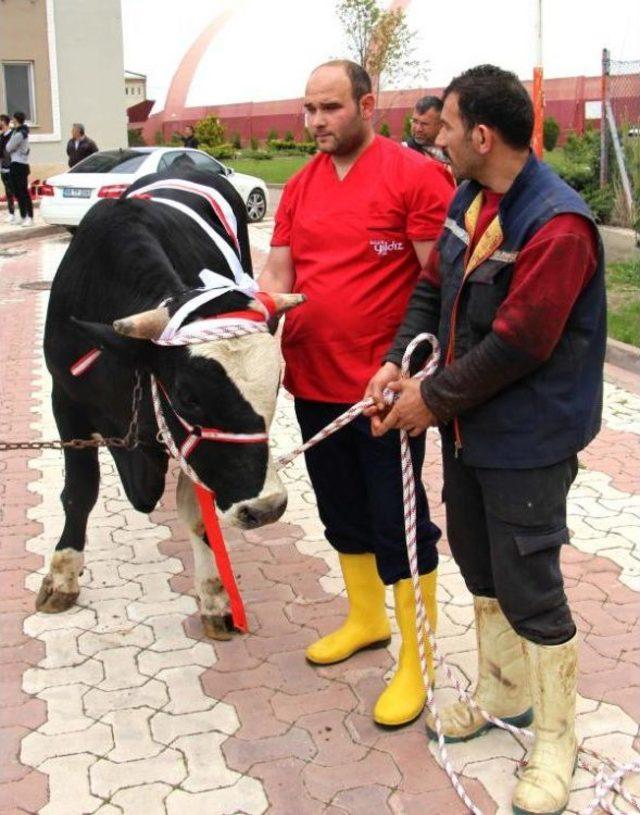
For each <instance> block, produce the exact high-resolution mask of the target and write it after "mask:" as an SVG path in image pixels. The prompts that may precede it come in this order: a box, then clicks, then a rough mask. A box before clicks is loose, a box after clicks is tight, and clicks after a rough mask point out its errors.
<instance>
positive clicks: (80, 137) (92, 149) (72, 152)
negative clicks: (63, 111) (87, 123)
mask: <svg viewBox="0 0 640 815" xmlns="http://www.w3.org/2000/svg"><path fill="white" fill-rule="evenodd" d="M97 152H98V145H97V144H96V143H95V142H94V141H93V139H90V138H89V137H88V136H87V135H86V134H85V132H84V125H83V124H80V123H79V122H76V123H75V124H74V125H73V126H72V128H71V138H70V139H69V141H68V142H67V155H68V156H69V167H75V165H76V164H78V162H80V161H82V159H83V158H86V157H87V156H90V155H91V154H92V153H97Z"/></svg>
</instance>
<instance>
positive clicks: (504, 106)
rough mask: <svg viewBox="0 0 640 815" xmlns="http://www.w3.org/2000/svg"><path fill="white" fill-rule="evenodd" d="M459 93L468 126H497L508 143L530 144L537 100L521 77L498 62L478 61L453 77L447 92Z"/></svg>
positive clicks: (447, 94)
mask: <svg viewBox="0 0 640 815" xmlns="http://www.w3.org/2000/svg"><path fill="white" fill-rule="evenodd" d="M450 93H456V94H457V95H458V107H459V109H460V116H461V117H462V120H463V121H464V122H465V123H466V125H467V128H469V129H470V128H472V127H475V126H476V125H487V126H488V127H493V128H495V129H496V130H497V131H498V133H500V135H501V136H502V138H503V139H504V141H505V143H506V144H508V145H509V146H510V147H515V148H516V149H524V148H526V147H529V145H530V143H531V136H532V134H533V118H534V117H533V104H532V102H531V99H530V97H529V94H528V93H527V89H526V88H525V87H524V85H523V84H522V82H520V80H519V79H518V77H517V76H516V75H515V74H514V73H511V71H503V70H502V68H498V67H496V66H495V65H477V66H476V67H475V68H469V70H468V71H465V72H464V73H462V74H460V75H459V76H456V77H455V78H454V79H452V80H451V82H450V83H449V85H448V87H447V88H446V89H445V92H444V99H446V98H447V96H449V94H450Z"/></svg>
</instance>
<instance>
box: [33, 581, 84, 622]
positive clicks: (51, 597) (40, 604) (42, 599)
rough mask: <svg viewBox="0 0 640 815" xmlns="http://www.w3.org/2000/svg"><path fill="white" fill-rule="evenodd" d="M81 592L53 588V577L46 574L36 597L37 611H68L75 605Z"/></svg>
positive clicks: (48, 612)
mask: <svg viewBox="0 0 640 815" xmlns="http://www.w3.org/2000/svg"><path fill="white" fill-rule="evenodd" d="M79 593H80V592H77V591H75V592H64V591H57V590H56V589H54V588H53V578H52V577H51V575H50V574H48V575H46V577H45V578H44V580H43V581H42V585H41V586H40V591H39V592H38V596H37V597H36V611H43V612H44V613H45V614H59V613H60V612H61V611H67V609H70V608H71V606H73V605H75V602H76V600H77V599H78V594H79Z"/></svg>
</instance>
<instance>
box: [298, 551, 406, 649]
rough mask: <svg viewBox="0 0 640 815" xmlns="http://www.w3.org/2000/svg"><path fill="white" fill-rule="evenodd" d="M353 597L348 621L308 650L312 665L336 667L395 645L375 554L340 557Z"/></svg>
mask: <svg viewBox="0 0 640 815" xmlns="http://www.w3.org/2000/svg"><path fill="white" fill-rule="evenodd" d="M339 559H340V567H341V569H342V575H343V577H344V584H345V586H346V588H347V597H348V598H349V613H348V614H347V619H346V620H345V622H344V623H343V625H341V626H340V628H338V629H337V631H333V632H332V633H331V634H328V635H327V636H326V637H322V639H319V640H317V641H316V642H314V643H312V644H311V645H310V646H309V647H308V648H307V651H306V657H307V659H308V660H309V662H313V663H315V664H316V665H332V664H333V663H334V662H342V661H343V660H345V659H348V658H349V657H350V656H352V655H353V654H355V653H356V652H357V651H362V650H363V649H364V648H383V647H385V646H387V645H389V643H390V642H391V627H390V625H389V619H388V618H387V612H386V610H385V588H384V583H383V582H382V580H380V576H379V574H378V569H377V567H376V559H375V557H374V556H373V555H372V554H369V553H366V554H362V555H343V554H340V555H339Z"/></svg>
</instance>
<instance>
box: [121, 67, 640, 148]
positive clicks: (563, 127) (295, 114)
mask: <svg viewBox="0 0 640 815" xmlns="http://www.w3.org/2000/svg"><path fill="white" fill-rule="evenodd" d="M524 84H525V85H526V86H527V88H528V90H529V92H531V88H530V85H531V83H530V82H525V83H524ZM611 92H612V105H613V108H614V111H615V112H616V115H617V114H618V112H622V111H624V112H626V114H627V115H626V116H623V117H622V118H623V119H627V120H628V121H635V122H637V121H639V120H640V74H633V75H629V76H625V77H624V78H622V77H621V78H620V80H619V81H618V80H617V78H615V77H612V80H611ZM441 93H442V88H415V89H412V90H403V91H385V92H383V93H381V94H380V99H379V104H378V110H379V115H378V122H382V121H385V122H387V124H388V125H389V128H390V130H391V135H392V136H393V137H394V138H396V139H399V138H401V136H402V130H403V125H404V119H405V116H406V115H407V113H410V112H411V110H412V108H413V103H414V102H415V100H416V99H418V98H419V97H420V96H424V95H426V94H429V95H440V94H441ZM600 93H601V80H600V77H583V76H578V77H563V78H560V79H547V80H545V83H544V94H545V111H546V114H547V115H548V116H553V117H554V118H555V119H557V121H558V124H559V125H560V134H561V135H560V140H561V141H563V140H564V139H565V138H566V135H567V134H568V133H569V132H571V131H575V132H578V133H582V132H583V131H584V127H585V102H587V101H597V100H599V99H600ZM211 115H213V116H218V117H219V118H220V120H221V121H222V123H223V124H224V126H225V129H226V132H227V137H228V138H229V139H231V137H232V136H233V134H234V133H239V134H240V138H241V140H242V144H243V145H248V143H249V140H250V139H251V138H252V137H253V138H256V139H258V141H260V142H264V141H265V140H266V138H267V135H268V134H269V132H270V131H271V130H275V131H277V133H278V135H279V137H280V138H282V137H283V136H284V134H285V132H286V131H288V130H290V131H291V132H292V133H293V135H294V137H295V138H296V139H298V140H300V139H302V138H304V115H303V112H302V99H284V100H278V101H274V102H245V103H240V104H233V105H211V106H206V107H192V108H185V109H184V110H183V111H182V112H181V113H180V114H178V115H176V116H175V117H172V118H171V119H165V116H166V114H165V112H164V111H161V112H160V113H157V114H154V115H153V116H151V117H150V118H149V119H148V120H147V122H146V123H145V124H144V128H143V135H144V138H145V139H146V141H147V143H148V144H154V143H155V134H156V133H157V132H158V131H161V132H162V135H163V140H164V141H169V140H170V139H171V134H172V133H173V132H175V131H182V129H183V128H184V126H185V125H187V124H195V123H196V122H197V121H198V120H199V119H202V118H203V117H204V116H211ZM591 124H593V125H594V126H596V127H598V126H599V122H598V121H595V122H591ZM130 126H132V125H131V124H130ZM136 126H137V127H139V126H140V125H139V124H137V125H136Z"/></svg>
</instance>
